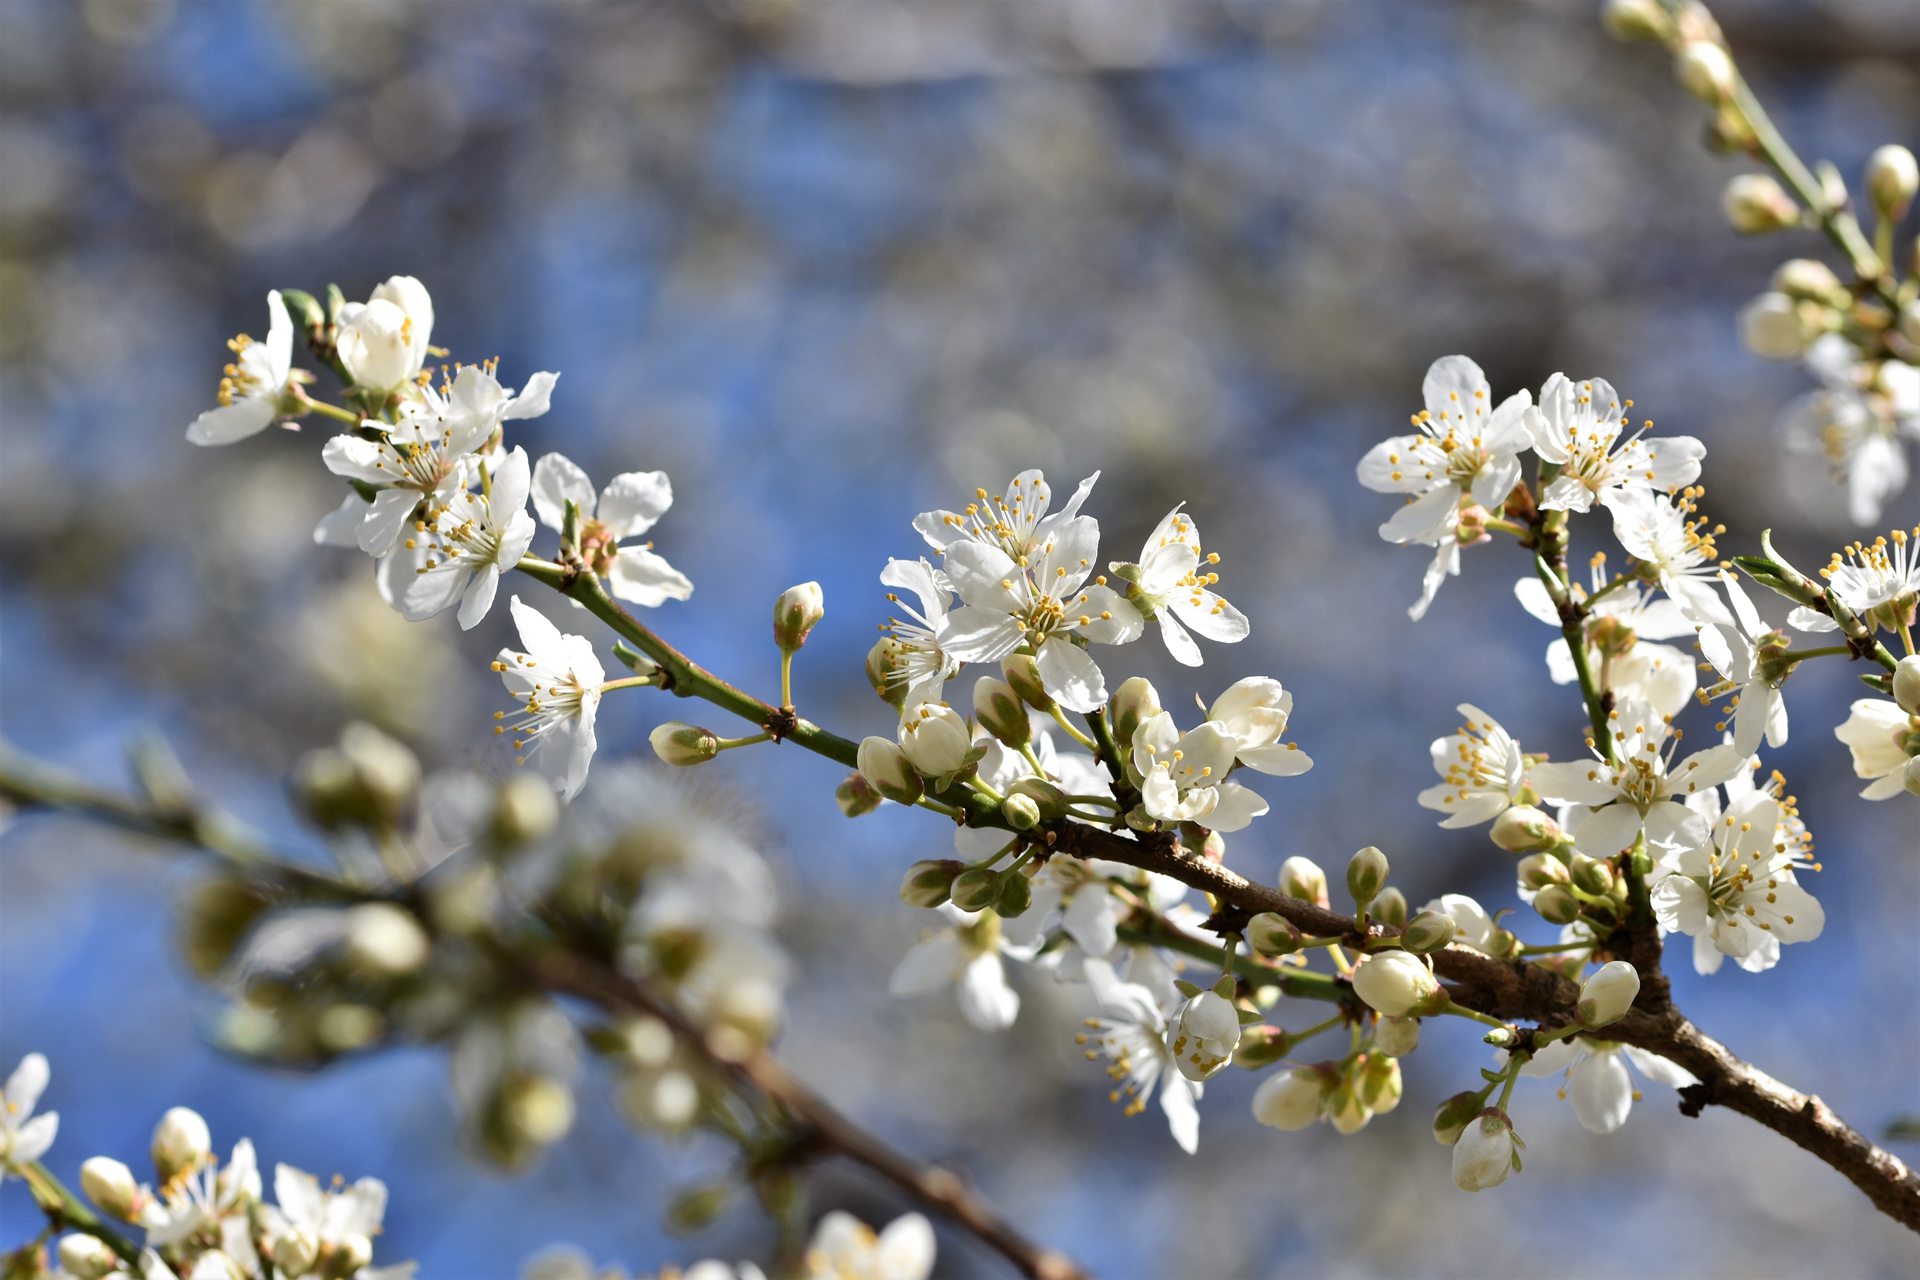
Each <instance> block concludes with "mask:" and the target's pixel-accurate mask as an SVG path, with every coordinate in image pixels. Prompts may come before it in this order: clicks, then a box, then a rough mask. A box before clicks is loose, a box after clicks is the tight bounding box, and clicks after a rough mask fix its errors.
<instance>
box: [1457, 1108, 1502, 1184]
mask: <svg viewBox="0 0 1920 1280" xmlns="http://www.w3.org/2000/svg"><path fill="white" fill-rule="evenodd" d="M1517 1141H1518V1140H1517V1139H1516V1138H1515V1137H1514V1133H1513V1121H1511V1120H1509V1119H1507V1113H1506V1112H1504V1111H1501V1110H1499V1109H1497V1108H1494V1107H1488V1108H1487V1109H1486V1110H1485V1111H1482V1112H1481V1113H1480V1114H1479V1115H1477V1116H1475V1117H1474V1118H1473V1119H1472V1120H1470V1121H1468V1122H1467V1127H1466V1128H1465V1129H1462V1130H1461V1131H1460V1136H1459V1137H1458V1138H1456V1139H1455V1140H1454V1144H1453V1185H1454V1186H1456V1187H1459V1188H1460V1189H1461V1190H1462V1191H1485V1190H1486V1189H1487V1188H1488V1187H1497V1186H1499V1185H1500V1184H1501V1183H1503V1182H1505V1181H1506V1180H1507V1178H1508V1177H1509V1176H1510V1175H1511V1174H1512V1173H1513V1162H1514V1159H1515V1154H1514V1147H1515V1145H1516V1144H1517Z"/></svg>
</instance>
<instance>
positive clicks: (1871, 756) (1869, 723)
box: [1833, 698, 1920, 800]
mask: <svg viewBox="0 0 1920 1280" xmlns="http://www.w3.org/2000/svg"><path fill="white" fill-rule="evenodd" d="M1833 736H1834V737H1836V738H1838V739H1840V741H1841V742H1843V743H1845V744H1846V747H1847V750H1848V751H1850V752H1852V753H1853V772H1854V775H1855V776H1856V777H1861V778H1865V779H1867V780H1868V781H1867V786H1866V789H1865V790H1863V791H1862V792H1861V793H1860V794H1861V796H1863V797H1864V798H1866V799H1868V800H1885V799H1886V798H1887V797H1889V796H1897V795H1899V794H1900V792H1901V790H1902V788H1905V787H1908V786H1909V784H1908V782H1907V770H1908V764H1907V762H1908V761H1909V760H1910V759H1912V758H1914V757H1915V756H1920V716H1909V715H1908V714H1907V713H1906V712H1904V711H1902V710H1901V709H1900V707H1899V705H1898V704H1896V703H1892V702H1889V701H1887V700H1886V699H1884V698H1861V699H1859V700H1858V701H1856V702H1855V703H1854V704H1853V706H1852V708H1851V709H1850V710H1849V713H1848V715H1847V718H1846V721H1845V722H1844V723H1842V724H1841V725H1840V727H1839V728H1837V729H1835V730H1834V731H1833Z"/></svg>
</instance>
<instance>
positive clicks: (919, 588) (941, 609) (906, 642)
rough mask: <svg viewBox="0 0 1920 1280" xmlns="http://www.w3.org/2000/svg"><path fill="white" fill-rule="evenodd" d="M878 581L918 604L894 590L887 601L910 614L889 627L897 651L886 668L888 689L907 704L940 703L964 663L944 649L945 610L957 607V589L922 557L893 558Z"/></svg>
mask: <svg viewBox="0 0 1920 1280" xmlns="http://www.w3.org/2000/svg"><path fill="white" fill-rule="evenodd" d="M880 582H881V584H882V585H883V586H888V587H894V588H896V589H897V591H911V592H912V593H913V594H914V595H915V596H916V597H917V598H918V599H919V601H920V607H919V608H918V609H916V608H914V607H913V606H912V605H910V604H907V603H906V602H905V601H903V600H902V599H901V598H900V596H899V595H898V594H897V592H896V591H889V592H888V593H887V599H888V600H889V601H891V602H892V603H893V604H895V605H897V606H899V608H900V611H901V612H902V613H904V614H906V615H907V616H906V618H905V619H901V618H895V619H893V620H891V621H890V622H888V623H887V626H886V631H887V636H888V638H889V640H890V641H891V642H892V644H893V647H894V650H895V660H894V661H893V662H892V663H891V664H889V666H888V668H887V680H888V682H889V690H890V691H891V690H892V689H894V688H897V689H899V690H900V691H901V693H902V694H903V695H904V697H903V705H905V704H907V703H913V702H919V701H923V700H926V699H929V698H933V699H937V698H939V697H940V694H941V692H942V691H943V690H944V688H945V687H946V683H947V681H948V680H950V679H952V678H953V677H954V675H955V674H956V673H958V672H959V670H960V660H959V659H958V658H955V657H953V656H952V655H951V654H948V653H947V652H946V651H945V650H943V649H942V648H941V647H940V629H941V628H942V627H943V626H945V625H946V620H947V610H948V608H949V606H950V605H951V604H952V602H953V585H952V584H951V583H949V582H948V581H947V577H946V575H945V574H943V573H941V572H940V571H939V570H938V569H936V568H934V567H933V566H932V565H931V564H929V563H928V562H927V560H926V557H924V556H922V557H921V558H920V559H918V560H894V559H889V560H888V561H887V567H886V568H885V569H882V570H881V571H880Z"/></svg>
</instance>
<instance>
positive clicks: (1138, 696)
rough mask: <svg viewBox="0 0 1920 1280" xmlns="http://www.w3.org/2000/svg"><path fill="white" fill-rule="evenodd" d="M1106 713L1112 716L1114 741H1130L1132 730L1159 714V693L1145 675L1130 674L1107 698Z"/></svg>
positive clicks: (1131, 739)
mask: <svg viewBox="0 0 1920 1280" xmlns="http://www.w3.org/2000/svg"><path fill="white" fill-rule="evenodd" d="M1107 714H1108V715H1109V716H1111V717H1113V739H1114V741H1115V742H1132V741H1133V731H1134V730H1135V729H1138V728H1139V727H1140V725H1141V724H1142V723H1143V722H1144V721H1147V720H1151V719H1152V718H1153V717H1154V716H1157V715H1159V714H1160V693H1159V691H1158V690H1156V689H1155V688H1154V687H1153V685H1152V684H1150V683H1149V682H1148V681H1147V679H1146V677H1144V676H1132V677H1130V678H1128V679H1126V680H1122V681H1121V682H1120V687H1119V688H1118V689H1115V690H1114V691H1113V697H1111V698H1110V699H1108V700H1107Z"/></svg>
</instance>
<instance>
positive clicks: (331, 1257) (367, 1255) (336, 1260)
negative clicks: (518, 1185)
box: [318, 1102, 572, 1280]
mask: <svg viewBox="0 0 1920 1280" xmlns="http://www.w3.org/2000/svg"><path fill="white" fill-rule="evenodd" d="M568 1105H569V1106H571V1105H572V1104H571V1102H569V1104H568ZM543 1145H544V1144H543ZM372 1261H373V1241H372V1240H369V1239H368V1238H367V1237H366V1236H364V1235H361V1234H360V1233H359V1232H357V1231H354V1232H348V1233H347V1234H345V1235H343V1236H340V1237H339V1238H338V1239H336V1240H334V1241H333V1242H332V1247H331V1248H328V1249H325V1250H323V1252H322V1256H321V1258H320V1260H319V1266H318V1274H319V1275H320V1276H321V1278H322V1280H348V1277H350V1276H355V1275H358V1274H359V1273H360V1272H361V1271H362V1270H364V1269H365V1268H366V1267H367V1266H368V1265H369V1264H370V1263H372Z"/></svg>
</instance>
